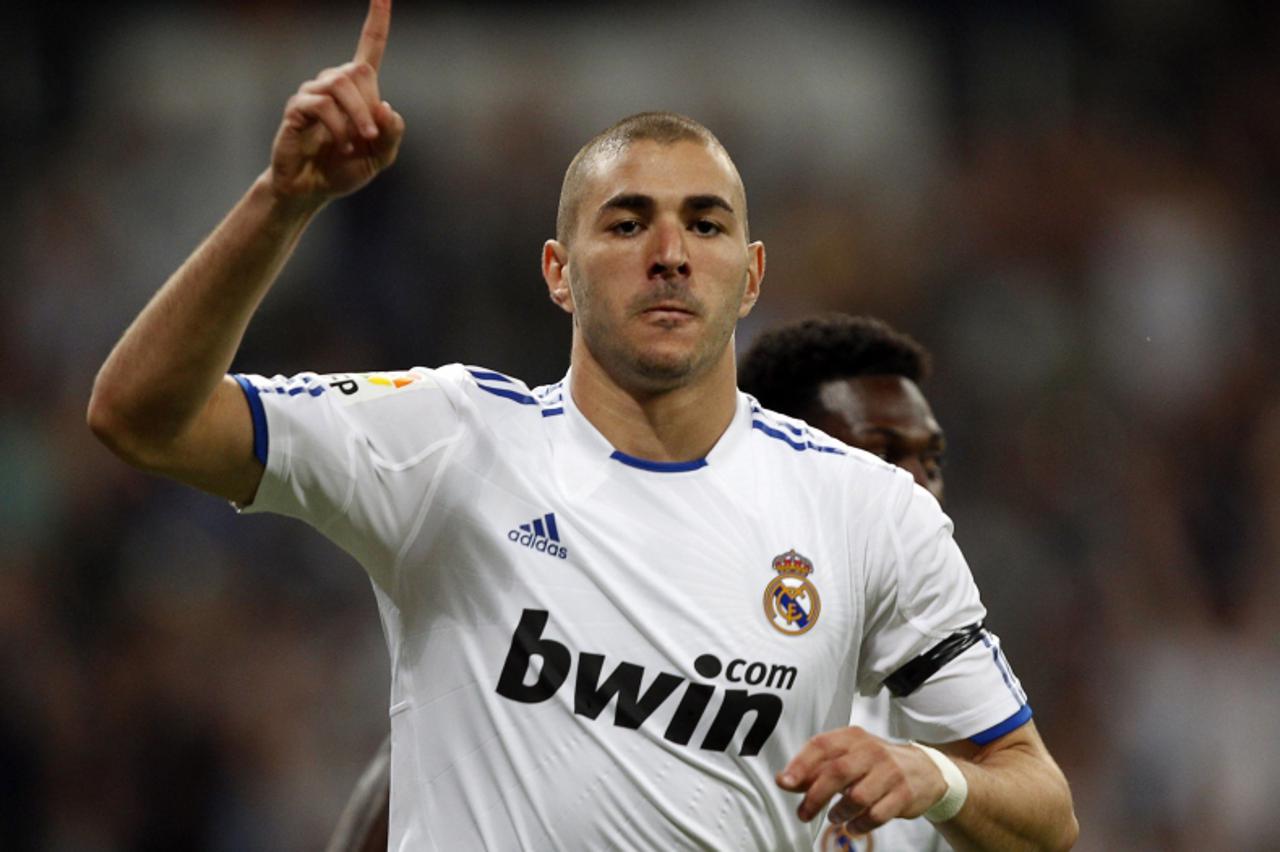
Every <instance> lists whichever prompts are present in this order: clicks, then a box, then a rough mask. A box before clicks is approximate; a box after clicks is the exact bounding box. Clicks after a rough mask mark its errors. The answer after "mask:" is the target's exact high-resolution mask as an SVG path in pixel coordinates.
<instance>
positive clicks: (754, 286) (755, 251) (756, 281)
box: [738, 241, 764, 319]
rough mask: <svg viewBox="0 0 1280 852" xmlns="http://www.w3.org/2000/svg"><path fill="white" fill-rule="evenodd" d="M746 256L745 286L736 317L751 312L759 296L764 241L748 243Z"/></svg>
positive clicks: (740, 317) (762, 275)
mask: <svg viewBox="0 0 1280 852" xmlns="http://www.w3.org/2000/svg"><path fill="white" fill-rule="evenodd" d="M747 258H748V260H747V288H746V290H745V291H744V292H743V294H742V303H741V304H740V305H738V319H742V318H743V317H745V316H746V315H747V314H749V313H751V309H752V308H754V307H755V305H756V300H757V299H759V298H760V282H762V281H764V243H762V242H759V241H757V242H754V243H751V244H750V245H748V246H747Z"/></svg>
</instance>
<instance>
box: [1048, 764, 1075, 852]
mask: <svg viewBox="0 0 1280 852" xmlns="http://www.w3.org/2000/svg"><path fill="white" fill-rule="evenodd" d="M1061 782H1062V792H1061V794H1060V795H1059V802H1060V804H1059V809H1060V815H1059V817H1058V819H1056V820H1055V821H1054V823H1055V825H1056V826H1057V832H1056V834H1055V836H1054V838H1053V841H1052V842H1051V843H1047V844H1045V846H1044V850H1045V852H1066V850H1068V849H1071V848H1073V847H1074V846H1075V845H1076V841H1077V840H1079V839H1080V821H1079V820H1077V819H1076V808H1075V803H1074V802H1073V801H1072V798H1071V788H1070V787H1068V786H1067V779H1066V778H1062V779H1061Z"/></svg>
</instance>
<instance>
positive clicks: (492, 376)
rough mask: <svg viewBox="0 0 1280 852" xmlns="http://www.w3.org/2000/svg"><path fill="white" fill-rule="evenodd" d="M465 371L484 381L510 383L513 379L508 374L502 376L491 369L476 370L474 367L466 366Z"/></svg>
mask: <svg viewBox="0 0 1280 852" xmlns="http://www.w3.org/2000/svg"><path fill="white" fill-rule="evenodd" d="M467 372H468V373H470V374H471V376H472V377H473V378H476V379H480V380H482V381H486V382H507V383H510V382H513V381H514V379H512V378H511V377H510V376H504V375H502V373H495V372H494V371H493V370H477V369H476V368H475V367H467Z"/></svg>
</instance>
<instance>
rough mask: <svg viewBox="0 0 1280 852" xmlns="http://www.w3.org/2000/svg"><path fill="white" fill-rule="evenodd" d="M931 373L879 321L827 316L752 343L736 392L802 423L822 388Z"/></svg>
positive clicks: (925, 356) (912, 344) (914, 349)
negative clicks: (841, 382) (835, 382)
mask: <svg viewBox="0 0 1280 852" xmlns="http://www.w3.org/2000/svg"><path fill="white" fill-rule="evenodd" d="M932 369H933V365H932V359H931V358H930V356H929V351H928V350H927V349H925V348H924V347H923V346H921V345H920V343H919V342H918V341H916V340H915V339H914V338H912V337H911V336H910V335H907V334H904V333H903V332H900V331H898V330H897V329H895V328H894V327H893V326H891V325H889V324H888V323H887V322H885V321H884V320H880V319H876V318H875V317H866V316H849V315H848V314H827V315H824V316H820V317H813V318H811V319H806V320H802V321H800V322H797V323H792V324H791V325H785V326H781V327H780V328H775V329H771V330H769V331H766V332H764V333H763V334H761V335H760V336H759V337H757V338H756V339H755V341H754V342H753V343H752V344H751V347H750V348H749V349H748V350H747V352H746V354H745V355H743V356H742V363H741V364H740V365H739V367H738V386H739V387H741V388H742V389H743V390H744V391H746V392H747V393H749V394H751V395H752V396H754V397H755V398H756V399H757V400H759V402H760V404H761V405H763V406H764V407H765V408H771V409H773V410H775V411H779V412H782V413H783V414H787V415H790V416H792V417H800V418H804V417H805V416H806V415H810V414H812V413H813V411H814V408H815V405H816V403H817V400H818V388H819V387H821V386H822V385H823V384H824V383H826V382H829V381H833V380H837V379H847V378H853V377H856V376H904V377H906V378H908V379H910V380H911V381H913V382H916V383H920V382H922V381H924V380H925V379H927V378H928V377H929V374H930V372H931V371H932Z"/></svg>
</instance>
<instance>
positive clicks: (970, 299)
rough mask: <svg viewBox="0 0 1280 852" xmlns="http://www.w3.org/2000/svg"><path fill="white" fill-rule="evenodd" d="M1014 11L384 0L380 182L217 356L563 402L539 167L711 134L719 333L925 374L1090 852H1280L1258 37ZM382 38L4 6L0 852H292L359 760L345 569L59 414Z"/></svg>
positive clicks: (1001, 614) (1260, 24)
mask: <svg viewBox="0 0 1280 852" xmlns="http://www.w3.org/2000/svg"><path fill="white" fill-rule="evenodd" d="M961 5H965V6H966V7H967V8H966V9H965V10H964V11H959V10H957V8H956V7H959V6H961ZM1029 5H1030V4H1023V3H1013V2H1010V3H983V4H977V5H973V4H949V3H920V2H916V3H894V4H889V3H882V4H868V5H860V6H856V7H850V6H843V5H838V4H820V3H796V4H785V5H784V4H764V3H758V4H722V3H710V4H669V3H654V4H648V5H646V6H642V7H628V8H622V7H619V8H617V9H614V8H613V7H612V6H610V7H609V10H608V11H605V7H603V6H601V7H595V6H575V5H571V4H563V3H562V4H550V5H546V6H536V7H535V6H533V5H530V6H527V7H526V6H524V5H511V6H504V5H500V4H488V3H468V4H455V5H449V6H431V7H430V8H426V7H424V6H422V5H415V4H413V3H409V2H401V3H400V4H399V6H398V8H397V10H396V12H395V22H394V24H393V32H392V44H391V47H390V51H389V53H388V56H387V61H386V63H385V68H384V73H383V91H384V93H385V94H386V95H387V97H388V98H389V99H390V100H391V101H392V102H393V103H394V104H395V105H396V106H397V107H398V108H399V109H400V111H401V112H402V113H403V114H404V115H405V117H406V118H407V120H408V125H409V134H408V137H407V140H406V143H405V148H404V152H403V155H402V157H401V162H400V163H399V164H398V165H397V166H396V167H395V169H394V171H392V172H391V173H389V174H387V175H386V176H384V177H383V178H381V179H379V180H378V181H377V182H376V184H375V185H374V186H372V187H371V188H370V189H368V190H367V191H365V192H363V193H362V194H360V195H358V196H357V197H355V198H352V199H349V200H347V201H344V202H341V203H338V204H336V205H334V206H333V207H332V208H331V209H330V210H328V211H327V212H326V213H325V214H324V215H323V216H322V217H321V219H320V221H319V222H318V223H317V225H316V227H315V228H314V229H313V230H312V232H311V233H310V234H309V235H308V237H307V238H306V240H305V242H304V243H303V246H302V248H301V250H300V251H299V253H298V256H297V258H296V259H295V261H294V262H293V264H292V265H291V266H290V267H289V269H288V270H287V272H286V274H285V275H284V277H283V279H282V280H281V282H280V283H279V285H278V286H277V288H276V289H275V291H274V292H273V293H272V294H271V295H270V296H269V298H268V300H267V302H266V304H265V306H264V308H263V309H262V311H261V312H260V314H259V316H258V318H257V320H256V321H255V322H254V324H253V326H252V327H251V328H250V331H249V335H248V339H247V341H246V342H245V346H244V348H243V351H242V353H241V355H240V357H239V358H238V361H237V364H236V367H237V368H238V369H244V370H248V371H254V372H277V371H279V372H285V373H289V372H293V371H297V370H302V369H314V370H317V371H321V372H324V371H334V370H344V369H372V368H398V367H405V366H410V365H414V364H425V365H435V364H438V363H443V362H447V361H452V360H462V361H466V362H471V363H479V364H483V365H486V366H489V367H492V368H496V369H499V370H504V371H509V372H513V373H515V374H517V375H520V376H522V377H524V378H526V379H528V380H529V381H530V383H531V384H532V383H536V382H543V381H548V380H553V379H555V378H557V377H558V376H559V375H560V374H561V372H562V370H563V367H564V364H565V360H566V357H567V344H568V325H567V322H566V320H565V318H564V317H563V316H562V315H560V314H559V312H558V311H556V310H554V309H553V308H552V307H551V306H550V305H549V304H548V303H547V301H546V297H545V295H544V290H543V285H542V283H541V280H540V278H539V276H538V272H537V259H538V250H539V246H540V243H541V240H542V239H544V238H545V237H546V236H548V235H549V234H550V232H551V230H552V226H553V219H554V211H555V199H556V194H557V191H558V185H559V180H560V177H561V174H562V170H563V168H564V166H565V164H566V163H567V161H568V159H569V157H570V156H571V155H572V153H573V152H574V150H575V149H576V147H577V146H578V145H579V144H580V143H581V142H582V141H584V140H585V139H586V138H587V137H588V136H589V135H590V134H591V133H592V132H594V131H595V130H598V129H599V128H601V127H603V126H605V125H606V124H608V123H609V122H611V121H612V120H614V119H615V118H617V117H619V116H621V115H624V114H627V113H630V112H633V111H638V110H641V109H647V108H671V109H676V110H680V111H684V112H688V113H690V114H692V115H694V116H697V117H699V118H700V119H702V120H703V121H705V122H706V123H707V124H708V125H710V126H711V127H712V128H713V129H714V130H716V132H717V133H718V134H719V135H720V136H721V138H722V139H723V140H724V142H725V143H726V145H727V146H728V147H729V149H730V151H732V152H733V154H734V156H735V157H736V159H737V162H738V164H739V166H740V167H741V170H742V173H743V175H744V178H745V180H746V184H747V187H748V189H749V197H750V202H751V224H752V228H753V232H754V235H755V236H757V237H760V238H762V239H764V240H765V242H766V244H767V245H768V247H769V273H768V276H767V279H766V282H765V290H764V296H763V299H762V301H761V303H760V306H759V308H758V309H757V311H756V312H755V314H753V316H752V317H751V318H750V320H749V321H748V322H747V323H745V324H744V328H743V330H742V332H741V333H740V335H739V344H740V345H741V344H742V343H744V342H745V341H749V340H750V339H751V337H752V335H753V334H754V332H756V331H757V330H759V329H761V328H763V327H766V326H768V325H772V324H775V323H778V322H781V321H784V320H789V319H793V318H796V317H800V316H803V315H806V314H809V313H811V312H814V311H819V310H824V309H837V310H844V311H852V312H868V313H874V314H878V315H881V316H884V317H886V318H888V319H890V320H891V321H893V322H894V323H896V324H898V325H900V326H901V327H903V328H904V329H907V330H909V331H910V332H911V333H913V334H914V335H916V336H917V337H919V338H920V339H921V340H922V341H923V342H925V343H926V344H927V345H928V346H930V347H931V348H932V349H933V351H934V353H935V355H936V360H937V374H936V377H935V378H934V380H933V381H932V382H931V383H930V385H929V386H928V388H927V390H928V392H929V394H930V396H931V397H932V399H933V400H934V404H935V407H936V410H937V412H938V414H939V417H940V419H941V420H942V421H943V423H944V425H945V427H946V429H947V431H948V433H949V437H950V442H951V452H950V460H949V466H948V471H947V475H948V481H949V487H948V492H949V496H950V501H951V502H950V508H951V511H952V514H953V516H954V517H955V519H956V522H957V537H958V539H959V541H960V543H961V544H962V546H963V547H964V549H965V551H966V553H967V555H968V557H969V559H970V562H971V563H972V565H973V569H974V572H975V574H976V575H977V577H978V580H979V583H980V585H981V586H982V588H983V590H984V596H985V599H986V601H987V603H988V606H989V607H990V609H991V610H992V615H991V620H990V624H991V625H992V626H993V627H994V628H995V629H996V630H997V631H998V632H999V633H1001V634H1002V635H1003V637H1004V638H1005V640H1006V646H1007V648H1008V649H1009V652H1010V656H1011V658H1012V660H1013V663H1014V665H1015V667H1016V668H1017V670H1018V671H1019V673H1020V675H1021V677H1022V679H1023V681H1024V684H1025V685H1026V686H1027V687H1028V689H1029V691H1030V693H1031V696H1032V702H1033V705H1034V707H1035V709H1036V712H1037V721H1038V723H1039V725H1040V728H1041V730H1042V732H1043V734H1044V736H1045V739H1046V740H1047V741H1048V742H1049V744H1050V746H1051V747H1052V749H1053V751H1054V753H1055V754H1056V756H1057V757H1058V759H1059V760H1060V761H1061V763H1062V764H1063V766H1064V768H1065V770H1066V772H1067V774H1068V777H1069V778H1070V779H1071V781H1072V783H1073V787H1074V791H1075V796H1076V804H1077V809H1078V812H1079V816H1080V821H1081V824H1082V829H1083V833H1082V838H1081V842H1080V845H1079V848H1080V849H1082V850H1116V849H1125V850H1192V849H1194V850H1205V849H1222V850H1255V849H1267V848H1270V849H1275V848H1280V827H1278V826H1280V823H1278V822H1277V820H1276V819H1275V814H1274V801H1275V795H1276V792H1277V791H1278V790H1280V738H1278V737H1276V736H1275V734H1274V724H1275V720H1276V719H1280V677H1277V675H1276V672H1277V671H1280V643H1278V642H1277V635H1278V631H1277V617H1276V613H1277V612H1278V611H1280V609H1278V608H1277V604H1278V603H1280V601H1278V600H1277V599H1278V598H1280V587H1278V579H1277V578H1278V577H1280V574H1278V572H1277V570H1276V568H1277V562H1278V561H1280V379H1277V375H1280V373H1278V370H1277V367H1280V363H1278V361H1280V358H1278V356H1280V348H1278V347H1277V345H1276V343H1275V341H1276V339H1277V337H1276V335H1277V327H1276V326H1277V324H1278V319H1277V318H1280V286H1277V274H1278V273H1280V240H1277V234H1278V233H1280V205H1278V202H1280V51H1277V50H1276V45H1277V44H1280V26H1278V24H1280V16H1278V15H1277V13H1276V7H1275V6H1273V5H1267V4H1256V5H1255V6H1251V7H1250V6H1228V5H1223V4H1219V3H1214V2H1208V0H1176V2H1174V1H1173V0H1164V2H1147V1H1146V0H1113V2H1092V3H1080V4H1073V5H1072V6H1071V11H1067V10H1066V9H1065V8H1059V9H1058V11H1053V10H1049V11H1046V10H1045V9H1040V10H1038V11H1032V10H1030V9H1028V8H1026V7H1027V6H1029ZM362 16H363V8H362V5H361V3H359V2H357V0H351V2H343V3H336V2H326V3H300V2H253V3H250V2H242V3H220V4H214V3H208V4H202V5H201V4H193V3H179V4H172V3H171V4H89V3H70V2H65V0H52V2H46V3H43V4H31V5H29V4H7V5H6V7H5V10H4V11H3V12H0V20H3V23H4V25H3V27H2V28H0V30H2V32H3V35H2V36H0V40H2V41H0V44H2V47H3V55H4V57H5V60H4V63H5V68H4V73H3V74H2V75H0V108H2V112H3V116H4V122H5V132H4V133H3V134H0V151H2V152H3V161H4V164H5V167H4V169H3V171H2V173H0V181H3V184H2V189H3V192H2V193H0V197H2V198H3V205H4V210H3V213H4V221H5V227H4V228H3V230H2V231H0V240H3V249H2V250H0V280H2V281H3V285H2V286H0V358H2V360H3V373H4V378H3V381H0V501H2V502H0V696H2V700H0V838H2V839H0V847H3V848H5V849H13V850H25V849H46V850H70V851H71V852H79V851H80V850H94V851H95V852H97V850H152V849H154V850H169V849H190V850H241V849H281V850H306V849H316V848H319V846H320V845H321V844H322V843H323V839H324V838H325V837H326V836H327V834H328V831H329V829H330V828H331V827H332V825H333V822H334V819H335V817H336V814H337V811H338V809H339V807H340V805H341V803H342V802H343V800H344V798H345V796H346V794H347V792H348V790H349V788H350V785H351V783H352V782H353V781H354V779H355V777H356V775H357V773H358V771H359V769H360V767H361V766H362V765H363V763H364V761H365V760H366V758H367V757H368V756H369V755H370V754H371V753H372V752H373V750H374V748H375V746H376V745H377V743H378V741H379V739H380V737H381V736H382V731H383V729H384V725H385V721H384V720H385V708H386V690H387V671H386V668H387V666H386V661H385V654H384V652H383V649H382V638H381V635H380V633H379V629H378V626H377V617H376V613H375V608H374V604H373V599H372V595H371V594H370V592H369V590H368V587H367V582H366V580H365V579H364V577H363V575H362V574H361V572H360V571H359V570H358V568H357V567H356V566H355V565H354V564H353V563H352V562H351V561H350V560H349V559H348V558H346V557H345V556H343V555H342V554H340V553H338V552H337V551H336V550H335V549H334V548H332V547H331V546H329V545H328V544H327V543H326V542H324V541H323V540H321V539H320V538H319V537H318V536H316V535H314V534H312V533H310V532H309V531H307V530H305V529H304V528H303V527H302V526H301V525H299V524H296V523H294V522H291V521H287V520H282V519H275V518H262V517H254V518H237V517H236V516H235V515H234V514H233V513H232V512H231V510H230V509H229V508H228V507H226V506H225V505H224V504H221V503H220V502H219V501H217V500H214V499H211V498H207V497H204V496H202V495H199V494H195V493H192V492H189V491H186V490H184V489H182V488H179V487H176V486H173V485H170V484H167V483H164V482H161V481H157V480H154V479H150V478H147V477H145V476H143V475H141V474H138V473H135V472H133V471H131V470H129V469H127V468H126V467H125V466H124V465H122V464H120V463H118V462H117V461H115V460H114V459H112V458H111V457H109V456H108V454H107V453H106V451H105V450H103V449H102V448H101V447H99V446H97V445H96V444H95V443H94V442H93V440H92V438H91V436H90V435H89V433H88V431H87V430H86V429H85V427H84V425H83V411H84V407H85V403H86V401H87V399H88V395H89V389H90V386H91V383H92V379H93V375H94V372H95V370H96V368H97V366H98V364H99V363H101V361H102V359H103V358H104V356H105V355H106V353H107V351H108V350H109V348H110V346H111V344H112V343H113V341H114V340H115V339H116V337H117V336H118V335H119V334H120V332H121V331H122V329H123V327H124V326H125V324H126V323H127V322H128V321H129V319H130V318H131V317H132V316H133V315H134V314H135V313H136V311H137V310H138V309H139V308H140V307H141V306H142V304H143V303H144V301H145V300H146V298H147V297H148V296H149V294H150V293H151V292H152V291H153V290H154V289H155V288H156V287H157V286H158V285H159V284H160V283H161V282H162V281H163V280H164V279H165V277H166V276H167V274H168V273H169V272H170V271H171V270H172V269H173V268H175V267H176V266H177V264H178V263H179V262H181V260H182V259H183V257H184V256H185V255H186V254H187V253H188V252H189V251H190V250H191V249H192V248H193V247H194V245H195V244H196V242H197V241H198V240H199V239H200V238H201V237H202V236H203V235H204V234H205V233H206V232H207V231H208V230H209V229H210V228H211V227H212V226H213V225H214V224H215V223H216V222H217V221H218V219H219V218H220V217H221V215H222V214H223V213H224V212H225V210H226V209H227V208H228V207H229V206H230V205H231V204H232V203H233V202H234V200H235V199H236V197H237V196H238V195H239V194H240V192H242V191H243V189H244V188H245V187H246V186H247V185H248V183H249V182H250V181H251V180H252V178H253V177H254V175H255V174H257V172H258V171H259V170H260V169H261V168H262V166H263V165H264V164H265V162H266V156H267V151H268V147H269V142H270V139H271V135H272V133H273V130H274V127H275V125H276V123H277V121H278V115H279V112H280V109H281V105H282V104H283V102H284V100H285V99H286V97H287V96H288V95H289V94H290V93H291V92H292V91H293V89H294V88H295V87H296V86H297V85H298V84H299V83H300V82H301V81H302V80H304V79H305V78H307V77H308V76H310V75H311V74H313V73H314V72H315V71H317V70H319V69H320V68H321V67H324V66H326V65H329V64H335V63H337V62H341V61H344V60H345V59H346V58H347V57H348V56H349V54H350V51H351V49H352V46H353V44H354V39H355V36H356V33H357V31H358V27H359V23H360V21H361V19H362Z"/></svg>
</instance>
